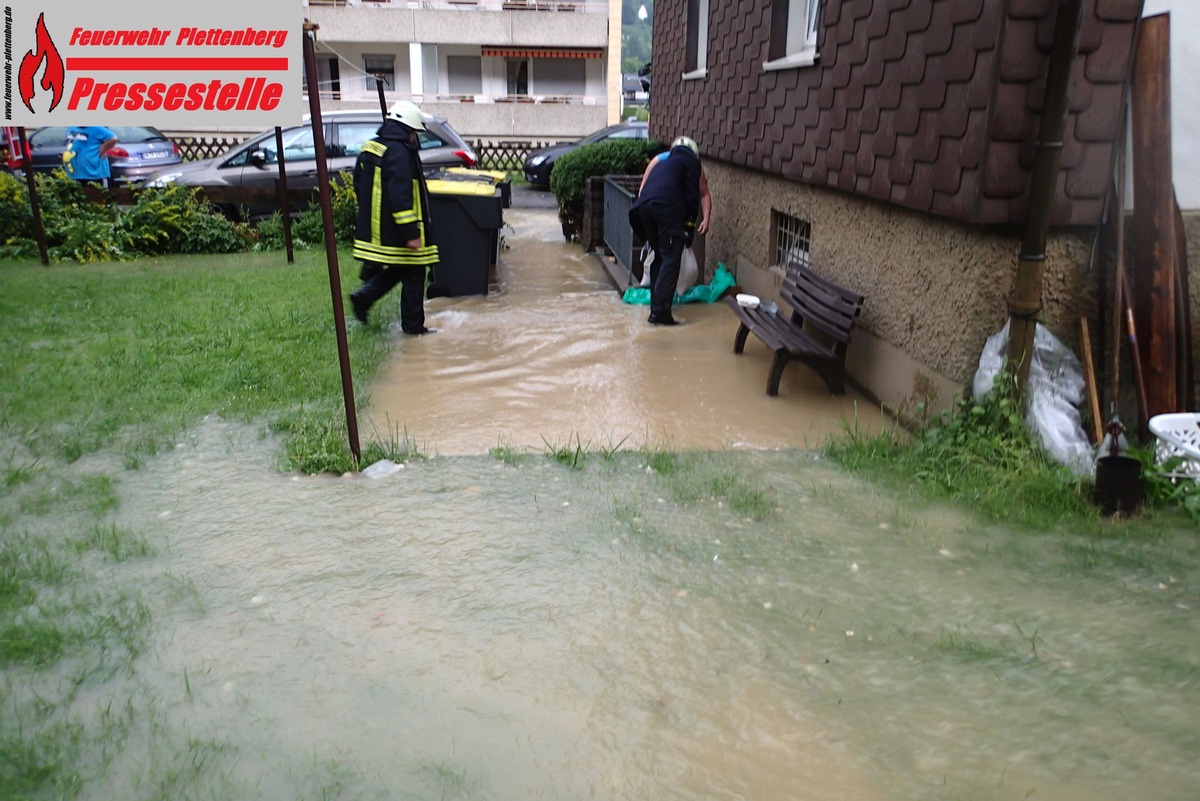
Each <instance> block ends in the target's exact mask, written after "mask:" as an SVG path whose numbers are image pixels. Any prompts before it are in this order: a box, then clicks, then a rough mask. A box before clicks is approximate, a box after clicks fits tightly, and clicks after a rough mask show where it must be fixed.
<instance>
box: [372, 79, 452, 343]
mask: <svg viewBox="0 0 1200 801" xmlns="http://www.w3.org/2000/svg"><path fill="white" fill-rule="evenodd" d="M423 130H425V121H424V115H423V114H422V113H421V110H420V109H419V108H417V106H416V105H415V104H413V103H410V102H408V101H407V100H402V101H400V102H398V103H396V104H395V105H393V106H392V107H391V108H390V109H388V113H387V117H386V118H385V119H384V122H383V125H382V126H381V127H380V129H379V132H378V133H377V134H376V136H375V138H374V139H372V140H370V141H369V142H366V143H365V144H364V145H363V149H362V152H361V153H360V154H359V156H358V161H357V163H356V164H355V165H354V193H355V195H356V196H357V197H358V217H357V218H356V219H355V222H354V258H356V259H361V260H362V262H363V267H362V273H361V277H362V280H363V284H362V286H360V287H359V288H358V289H357V290H355V291H354V292H353V293H351V295H350V305H351V307H352V308H353V310H354V316H355V317H357V318H358V320H359V322H362V323H365V322H366V321H367V314H368V313H369V312H370V310H371V306H372V305H373V304H374V303H375V302H376V301H377V300H379V299H380V298H382V297H383V296H384V295H386V294H387V293H388V292H389V291H391V289H392V288H393V287H394V286H396V284H400V327H401V329H402V330H403V331H404V333H406V334H412V335H419V334H429V333H433V329H431V328H426V327H425V297H424V294H425V271H426V269H427V268H430V267H432V266H434V265H435V264H437V262H438V249H437V245H436V244H435V242H434V236H433V229H432V226H431V225H430V219H429V191H428V190H427V189H426V186H425V174H424V171H423V170H422V169H421V156H420V147H419V146H418V138H417V136H418V134H417V131H423Z"/></svg>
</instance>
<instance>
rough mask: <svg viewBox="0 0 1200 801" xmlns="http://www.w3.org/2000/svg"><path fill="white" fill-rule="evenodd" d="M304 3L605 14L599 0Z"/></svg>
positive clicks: (313, 2) (309, 0)
mask: <svg viewBox="0 0 1200 801" xmlns="http://www.w3.org/2000/svg"><path fill="white" fill-rule="evenodd" d="M304 5H306V6H361V7H364V8H385V7H393V8H412V9H425V10H432V11H565V12H571V13H575V12H583V13H587V14H607V13H608V3H606V2H603V1H602V0H305V3H304Z"/></svg>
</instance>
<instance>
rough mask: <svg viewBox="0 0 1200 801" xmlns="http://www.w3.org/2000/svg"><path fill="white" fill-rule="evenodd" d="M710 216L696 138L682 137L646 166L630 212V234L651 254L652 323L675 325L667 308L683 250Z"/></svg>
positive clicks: (705, 226)
mask: <svg viewBox="0 0 1200 801" xmlns="http://www.w3.org/2000/svg"><path fill="white" fill-rule="evenodd" d="M711 215H712V196H711V195H710V194H709V191H708V179H707V178H706V177H705V175H704V169H703V168H702V167H701V166H700V148H699V147H698V146H697V145H696V142H695V141H694V140H692V139H690V138H688V137H686V136H681V137H679V138H678V139H676V140H675V141H674V142H673V143H672V144H671V150H670V151H669V152H668V153H664V154H662V155H660V156H658V157H656V158H653V159H651V160H650V163H649V164H648V165H646V171H645V172H644V173H642V185H641V187H640V188H639V189H638V197H637V200H636V201H635V202H634V204H633V206H632V208H630V210H629V223H630V226H631V227H632V228H633V232H634V233H636V234H637V235H638V236H639V237H640V238H641V239H643V240H645V241H646V242H649V243H650V247H651V248H652V249H653V250H654V259H653V261H651V263H650V318H649V320H648V322H649V323H650V324H651V325H676V324H677V323H678V321H677V320H676V319H675V318H674V316H672V314H671V306H672V304H673V303H674V301H675V289H676V286H677V284H678V282H679V266H680V263H681V261H682V259H683V251H684V248H686V247H689V246H690V245H691V244H692V238H693V237H694V236H695V235H696V234H704V233H705V232H706V231H707V230H708V223H709V217H710V216H711ZM697 218H699V219H697Z"/></svg>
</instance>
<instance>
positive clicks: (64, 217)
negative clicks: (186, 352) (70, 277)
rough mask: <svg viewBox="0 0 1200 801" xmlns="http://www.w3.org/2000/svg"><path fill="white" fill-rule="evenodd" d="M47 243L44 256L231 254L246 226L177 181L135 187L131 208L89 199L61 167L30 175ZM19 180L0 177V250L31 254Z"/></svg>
mask: <svg viewBox="0 0 1200 801" xmlns="http://www.w3.org/2000/svg"><path fill="white" fill-rule="evenodd" d="M36 181H37V190H38V201H39V205H40V208H41V216H42V223H43V227H44V228H45V231H46V245H47V249H48V251H49V255H50V257H51V259H53V260H56V261H62V260H71V261H78V262H91V261H116V260H122V259H127V258H134V257H136V256H140V255H158V254H164V253H231V252H234V251H238V250H244V249H245V248H246V246H247V244H248V240H249V237H250V232H249V230H248V229H247V228H246V227H245V226H243V225H240V224H238V223H233V222H230V221H229V220H227V219H225V218H224V217H222V216H220V215H219V214H217V213H216V212H214V210H213V209H212V208H211V207H210V206H209V205H208V203H206V202H204V201H202V200H200V199H199V198H198V190H197V189H195V188H192V187H186V186H183V185H180V184H172V185H170V186H166V187H162V188H147V189H142V190H139V191H138V192H137V193H136V196H135V199H134V200H135V202H134V204H133V206H131V207H128V208H125V209H122V210H119V209H118V208H117V206H115V205H114V204H112V203H105V202H93V201H89V200H88V198H87V195H86V194H85V193H84V190H83V187H82V186H81V185H80V184H79V183H78V182H76V181H75V180H73V179H71V178H69V177H68V176H67V174H66V173H64V172H62V171H61V170H55V171H54V172H51V173H39V174H38V175H37V176H36ZM32 229H33V214H32V211H31V207H30V204H29V192H28V188H27V186H26V185H25V182H24V181H23V180H21V179H18V178H14V177H13V176H11V175H0V237H2V239H0V252H2V253H4V254H5V255H9V256H15V257H21V258H28V257H32V256H35V255H36V254H37V244H36V242H35V240H34V237H33V231H32Z"/></svg>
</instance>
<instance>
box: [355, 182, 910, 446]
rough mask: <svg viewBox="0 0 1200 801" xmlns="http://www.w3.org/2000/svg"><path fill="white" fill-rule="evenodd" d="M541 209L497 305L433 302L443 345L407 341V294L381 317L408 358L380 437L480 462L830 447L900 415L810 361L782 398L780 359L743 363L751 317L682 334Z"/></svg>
mask: <svg viewBox="0 0 1200 801" xmlns="http://www.w3.org/2000/svg"><path fill="white" fill-rule="evenodd" d="M532 205H533V204H532V203H519V206H521V207H518V203H517V202H515V203H514V207H513V208H510V209H506V210H505V215H504V216H505V223H506V225H505V228H504V229H503V231H502V234H503V235H504V241H505V245H506V247H505V248H504V250H503V252H502V254H501V257H500V264H499V266H498V269H497V276H496V278H497V280H496V282H495V283H494V284H493V288H492V292H491V293H490V294H489V295H488V296H487V297H482V296H473V297H458V298H439V299H436V300H433V301H430V302H429V303H428V304H427V324H428V325H430V326H432V327H435V328H437V329H438V333H437V334H436V335H434V336H427V337H419V338H413V337H404V336H402V335H400V333H399V330H398V317H399V308H398V304H399V298H398V293H393V295H394V297H389V298H388V299H387V300H386V301H385V304H384V305H382V306H380V307H379V311H380V313H381V315H382V319H384V320H385V321H390V324H391V325H392V327H393V328H394V329H395V330H396V348H395V351H394V354H393V355H392V356H391V358H390V359H389V360H388V361H387V362H386V363H385V364H384V365H382V366H381V369H380V372H379V374H378V376H377V379H376V382H375V384H374V385H373V386H371V387H369V388H368V391H369V392H370V408H369V413H368V416H367V418H366V419H365V420H364V423H363V428H364V431H366V432H370V431H371V430H372V427H374V428H375V429H376V430H377V431H379V432H380V433H381V434H387V433H389V432H390V433H391V434H392V435H397V434H404V433H406V434H407V436H409V437H410V438H412V439H414V440H416V442H417V443H418V444H420V445H421V446H422V448H423V449H424V450H426V451H427V452H429V453H437V454H442V455H467V454H478V453H486V452H487V451H488V449H489V448H493V447H509V448H516V449H532V450H537V451H543V450H545V449H546V448H547V447H548V446H552V447H554V448H559V447H563V446H571V447H575V446H582V447H583V448H584V449H601V448H611V447H615V446H617V445H618V444H619V443H622V444H623V447H626V448H629V447H651V448H655V447H663V448H671V449H679V450H693V449H708V450H711V449H724V448H745V449H763V448H768V449H769V448H789V447H799V448H817V447H820V446H821V445H823V444H824V443H825V441H826V439H827V437H828V436H829V435H830V434H832V433H836V432H838V431H840V430H841V429H842V427H843V426H844V425H847V424H849V425H854V424H855V422H857V425H858V426H860V427H862V428H865V429H867V430H875V429H876V428H877V427H878V426H879V425H880V424H881V423H884V422H885V421H886V419H887V418H886V417H885V416H883V415H881V413H880V410H879V408H878V406H877V405H875V404H874V403H872V402H871V401H869V400H867V399H865V398H864V397H863V396H861V395H859V394H857V393H855V392H854V391H853V390H850V391H848V392H847V394H846V395H844V396H841V397H835V396H832V395H830V394H829V391H828V389H827V388H826V387H825V385H824V383H823V382H822V381H821V379H820V378H819V377H818V376H817V375H816V373H815V372H813V371H812V370H810V369H808V368H807V367H805V366H803V365H800V364H794V365H791V366H789V367H788V369H787V370H786V371H785V374H784V378H783V381H782V383H781V385H780V394H779V396H778V397H769V396H768V395H767V394H766V384H767V373H768V371H769V368H770V363H771V359H772V353H771V352H770V351H769V350H768V349H767V348H766V347H765V346H764V345H763V344H762V343H761V342H760V341H759V340H757V339H755V338H754V337H751V338H750V340H749V341H748V342H747V345H746V352H745V353H744V354H743V355H740V356H738V355H735V354H734V353H733V339H734V334H735V333H736V331H737V327H738V326H737V320H736V319H735V317H734V316H733V315H732V314H731V313H730V311H729V310H728V309H727V308H725V306H724V304H721V303H717V304H711V305H709V304H688V305H685V306H681V307H677V308H676V316H677V317H678V318H680V319H681V320H683V321H684V324H683V325H681V326H678V327H675V328H659V327H655V326H651V325H649V324H647V322H646V316H647V311H648V310H647V308H646V307H645V306H634V305H629V304H625V303H622V302H621V297H620V295H619V294H618V293H617V292H616V291H615V290H614V288H613V285H612V283H611V282H610V280H609V277H608V275H607V272H606V271H605V269H604V267H603V266H602V264H601V262H600V261H599V259H598V257H597V256H596V255H593V254H587V253H585V252H584V251H583V249H582V248H581V247H580V245H579V244H577V243H568V242H565V241H564V239H563V236H562V229H561V225H560V223H559V221H558V217H557V213H556V212H555V210H554V209H553V208H552V207H547V206H542V207H531V206H532ZM385 324H389V323H388V322H385ZM851 347H853V345H851Z"/></svg>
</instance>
